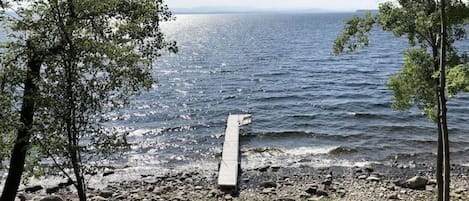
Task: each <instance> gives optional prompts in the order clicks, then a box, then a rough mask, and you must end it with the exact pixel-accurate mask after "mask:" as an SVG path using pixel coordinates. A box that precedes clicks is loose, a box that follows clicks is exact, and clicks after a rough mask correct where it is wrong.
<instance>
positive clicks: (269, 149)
mask: <svg viewBox="0 0 469 201" xmlns="http://www.w3.org/2000/svg"><path fill="white" fill-rule="evenodd" d="M242 152H243V154H247V155H252V154H264V153H267V154H270V155H274V154H282V153H284V152H283V151H282V150H281V149H278V148H274V147H256V148H251V149H248V150H243V151H242Z"/></svg>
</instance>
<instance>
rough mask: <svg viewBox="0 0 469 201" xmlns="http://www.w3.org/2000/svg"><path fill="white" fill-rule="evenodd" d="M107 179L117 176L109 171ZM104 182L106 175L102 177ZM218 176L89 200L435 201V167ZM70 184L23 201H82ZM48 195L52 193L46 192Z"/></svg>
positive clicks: (173, 179)
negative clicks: (235, 179) (224, 181)
mask: <svg viewBox="0 0 469 201" xmlns="http://www.w3.org/2000/svg"><path fill="white" fill-rule="evenodd" d="M104 174H105V176H108V175H112V174H114V172H106V173H104ZM103 178H105V177H103ZM216 180H217V173H216V172H210V173H206V174H202V173H199V172H180V173H174V174H167V175H164V176H155V175H151V174H148V175H141V178H140V179H136V180H132V181H119V182H109V183H107V184H106V185H105V186H102V187H100V188H97V187H93V188H90V189H89V190H88V197H89V200H95V201H102V200H131V201H137V200H139V201H152V200H165V201H166V200H243V201H244V200H245V201H254V200H277V201H295V200H357V201H358V200H360V201H363V200H370V201H371V200H372V201H377V200H422V201H424V200H435V196H436V181H435V179H434V169H433V168H432V166H431V165H428V164H425V163H415V162H413V161H410V162H406V163H405V164H397V163H396V164H392V165H383V164H373V165H368V166H364V167H328V168H313V167H309V166H301V165H299V166H298V167H277V166H273V165H268V166H265V167H262V168H256V169H250V170H243V172H242V174H241V178H240V181H239V183H240V189H239V193H236V194H232V193H229V192H223V191H221V190H219V189H218V188H216ZM451 182H452V183H451V187H452V188H451V189H452V191H451V195H452V198H453V199H452V200H463V201H465V200H469V168H468V167H464V166H453V168H452V181H451ZM72 191H73V187H72V186H70V185H69V183H61V184H59V185H57V187H56V188H55V189H53V188H47V189H44V188H42V186H31V187H28V188H25V189H22V192H21V193H20V197H21V199H18V200H42V201H61V200H78V199H77V197H76V196H75V195H74V194H73V193H72ZM47 193H49V194H47Z"/></svg>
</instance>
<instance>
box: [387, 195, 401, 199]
mask: <svg viewBox="0 0 469 201" xmlns="http://www.w3.org/2000/svg"><path fill="white" fill-rule="evenodd" d="M388 199H390V200H399V195H397V194H392V195H390V196H388Z"/></svg>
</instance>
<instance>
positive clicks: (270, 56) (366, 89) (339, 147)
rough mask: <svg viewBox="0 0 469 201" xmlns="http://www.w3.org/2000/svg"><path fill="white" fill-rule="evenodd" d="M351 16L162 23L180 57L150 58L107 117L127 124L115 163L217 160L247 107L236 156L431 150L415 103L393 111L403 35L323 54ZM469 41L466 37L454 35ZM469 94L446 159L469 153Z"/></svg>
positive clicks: (457, 109)
mask: <svg viewBox="0 0 469 201" xmlns="http://www.w3.org/2000/svg"><path fill="white" fill-rule="evenodd" d="M351 16H352V14H351V13H350V14H347V13H344V14H337V13H336V14H230V15H214V14H213V15H179V16H177V20H176V21H175V22H172V23H169V24H165V25H164V30H165V32H166V33H167V35H168V36H169V37H170V38H171V39H174V40H176V41H177V42H178V44H179V49H180V52H179V53H178V54H177V55H164V56H163V57H162V58H161V59H160V60H158V61H157V62H156V64H155V71H154V75H155V77H156V79H157V80H158V84H157V85H155V87H154V88H153V89H152V90H150V91H148V92H145V93H143V94H142V95H141V96H138V97H136V98H135V100H134V101H133V103H132V105H131V107H129V108H128V109H125V110H122V111H120V112H117V113H113V114H109V115H108V116H109V119H110V121H109V122H108V123H107V124H108V125H109V126H115V127H119V128H121V129H127V130H130V131H131V134H130V141H131V142H132V143H133V146H132V151H131V152H129V153H127V154H126V156H125V157H123V159H122V160H121V161H119V162H120V163H122V164H127V165H131V166H141V167H142V166H143V167H158V168H162V169H171V168H177V167H182V168H189V167H193V166H198V167H205V168H213V169H215V168H216V164H217V161H218V160H219V156H220V152H221V148H222V143H223V132H224V128H225V123H226V118H227V115H228V114H230V113H250V114H252V115H253V123H252V125H251V126H249V127H248V128H246V129H245V130H246V132H245V135H243V137H242V138H241V146H242V155H243V159H242V160H243V165H245V166H248V167H256V166H262V165H265V164H266V163H270V162H274V163H280V165H297V164H306V165H308V164H309V165H318V166H322V165H326V166H327V165H356V164H360V163H364V162H385V161H389V160H391V159H392V158H394V157H395V156H399V157H405V156H413V155H419V156H424V157H431V156H432V153H433V152H435V150H436V149H435V146H436V143H435V139H436V130H435V128H434V127H435V126H434V125H433V124H432V123H430V122H429V120H428V119H427V118H426V117H425V116H424V115H423V114H422V112H420V111H419V110H417V109H413V110H411V111H408V112H403V113H400V112H396V111H393V110H392V109H391V102H392V93H391V92H390V91H389V90H388V89H387V88H386V86H385V83H386V81H387V80H388V77H389V75H391V74H393V73H396V72H397V71H398V69H399V68H400V66H401V64H402V55H401V54H400V53H401V51H402V50H403V49H404V48H407V44H406V41H405V40H404V39H398V38H394V37H393V36H392V35H391V34H388V33H384V32H380V31H379V29H376V30H375V32H374V34H373V35H372V38H371V46H370V47H369V48H366V49H363V50H360V51H358V52H356V53H353V54H349V55H341V56H331V55H330V52H331V49H332V44H333V40H334V38H335V37H336V36H337V35H338V34H340V32H341V29H342V27H343V20H344V19H346V18H349V17H351ZM459 47H460V49H461V50H465V51H467V50H469V43H467V41H466V42H464V43H461V44H459ZM467 103H469V96H468V95H461V96H459V97H457V98H456V99H453V100H451V101H450V106H449V122H450V132H451V140H452V141H453V144H452V151H453V152H454V154H453V158H452V160H453V161H454V162H458V163H467V162H468V161H469V157H468V156H467V151H468V149H469V124H468V123H467V122H468V120H469V109H468V108H467Z"/></svg>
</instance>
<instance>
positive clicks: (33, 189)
mask: <svg viewBox="0 0 469 201" xmlns="http://www.w3.org/2000/svg"><path fill="white" fill-rule="evenodd" d="M42 189H44V188H43V187H42V186H40V185H36V186H29V187H26V188H24V191H25V192H26V193H34V192H36V191H40V190H42Z"/></svg>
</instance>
